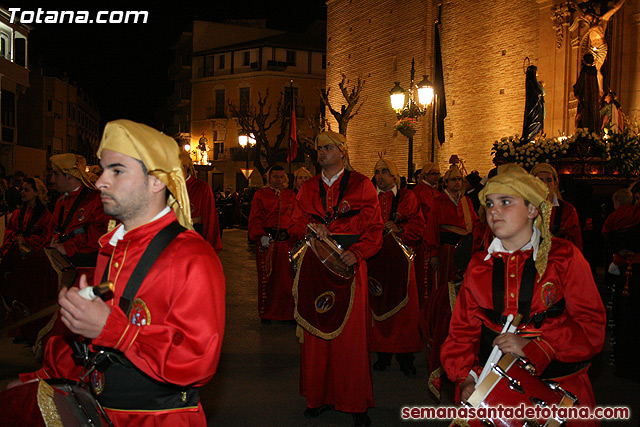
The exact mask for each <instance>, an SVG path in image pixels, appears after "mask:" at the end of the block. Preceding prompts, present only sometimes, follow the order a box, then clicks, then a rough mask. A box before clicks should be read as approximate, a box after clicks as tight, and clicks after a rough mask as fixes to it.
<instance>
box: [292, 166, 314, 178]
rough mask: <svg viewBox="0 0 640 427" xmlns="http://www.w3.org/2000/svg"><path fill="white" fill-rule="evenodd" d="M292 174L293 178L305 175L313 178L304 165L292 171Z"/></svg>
mask: <svg viewBox="0 0 640 427" xmlns="http://www.w3.org/2000/svg"><path fill="white" fill-rule="evenodd" d="M293 176H294V178H295V179H298V177H299V176H306V177H309V178H313V175H311V172H309V169H307V168H305V167H301V168H300V169H298V170H297V171H295V172H294V173H293Z"/></svg>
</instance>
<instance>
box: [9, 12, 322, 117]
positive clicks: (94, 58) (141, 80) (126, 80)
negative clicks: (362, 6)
mask: <svg viewBox="0 0 640 427" xmlns="http://www.w3.org/2000/svg"><path fill="white" fill-rule="evenodd" d="M14 2H15V3H14ZM162 4H163V2H157V1H156V2H140V1H138V2H136V1H127V2H122V1H109V2H106V1H101V2H92V3H91V4H90V5H88V2H86V1H82V2H81V1H64V0H63V1H57V2H50V1H46V2H45V1H44V0H40V1H33V0H20V1H17V0H13V2H12V1H6V0H3V1H2V6H3V7H4V8H5V9H8V8H12V7H19V8H21V9H22V10H33V11H37V9H38V8H42V9H43V10H44V11H47V10H59V11H60V10H71V11H81V10H88V11H89V12H90V13H92V14H95V12H97V11H99V10H108V11H113V10H125V11H126V10H147V11H149V21H148V23H147V24H141V23H139V24H44V23H43V24H31V25H32V26H33V27H34V29H33V31H32V32H31V33H30V42H29V55H30V64H31V67H32V68H36V67H39V66H41V65H44V67H45V70H47V74H59V75H61V74H62V72H66V73H67V74H68V76H69V79H70V80H71V81H75V82H77V83H78V85H79V86H81V87H82V88H83V89H85V90H86V91H88V92H89V93H90V94H91V96H92V98H93V99H95V100H96V101H97V102H98V105H99V108H100V113H101V116H102V124H104V123H105V122H107V121H109V120H113V119H117V118H128V119H132V120H136V121H141V122H144V123H148V124H150V125H154V126H159V123H158V117H159V114H158V113H159V111H160V110H161V109H162V108H163V105H164V103H165V102H166V99H167V97H168V96H169V95H170V94H171V92H172V90H173V89H172V85H171V82H170V81H169V80H168V79H167V77H166V76H167V68H168V67H169V65H170V64H171V62H172V57H171V53H170V51H169V46H170V45H171V44H172V43H173V42H174V41H175V40H177V38H178V36H179V35H180V33H181V32H182V31H184V30H186V29H187V28H188V25H189V23H190V22H191V21H192V20H193V19H201V20H210V21H221V20H223V19H239V18H249V19H257V18H265V19H267V25H268V26H269V27H271V28H278V29H285V30H294V31H303V30H304V28H305V27H306V26H307V25H308V24H309V23H311V22H312V21H313V20H315V19H326V5H325V0H269V1H260V2H258V1H244V0H241V1H233V0H227V1H225V2H222V1H219V0H210V1H194V0H182V1H178V2H176V3H175V4H174V5H173V6H171V7H169V6H166V7H161V6H160V5H162ZM164 4H165V5H166V4H168V3H164ZM92 16H93V15H92ZM34 66H35V67H34Z"/></svg>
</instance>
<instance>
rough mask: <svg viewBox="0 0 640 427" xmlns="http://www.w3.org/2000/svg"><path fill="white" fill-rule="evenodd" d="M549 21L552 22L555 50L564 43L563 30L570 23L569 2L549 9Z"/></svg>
mask: <svg viewBox="0 0 640 427" xmlns="http://www.w3.org/2000/svg"><path fill="white" fill-rule="evenodd" d="M551 20H552V21H553V29H554V30H555V31H556V49H560V48H561V47H562V42H563V41H564V32H565V31H564V29H565V28H566V27H568V26H569V24H570V23H571V11H570V10H569V2H565V3H561V4H558V5H556V6H554V7H553V8H552V9H551Z"/></svg>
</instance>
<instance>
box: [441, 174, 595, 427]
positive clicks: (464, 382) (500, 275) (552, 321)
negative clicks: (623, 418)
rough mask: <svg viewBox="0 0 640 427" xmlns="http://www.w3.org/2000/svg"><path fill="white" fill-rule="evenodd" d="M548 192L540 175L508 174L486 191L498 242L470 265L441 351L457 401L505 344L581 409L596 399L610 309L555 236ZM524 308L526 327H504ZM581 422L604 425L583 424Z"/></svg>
mask: <svg viewBox="0 0 640 427" xmlns="http://www.w3.org/2000/svg"><path fill="white" fill-rule="evenodd" d="M547 192H548V189H547V188H546V186H545V185H544V184H543V183H542V182H541V181H540V180H538V179H537V178H535V177H533V176H532V175H530V174H527V173H521V172H508V173H504V174H502V173H500V174H498V175H497V176H495V177H493V178H492V179H490V180H489V181H488V182H487V185H486V186H485V188H484V189H483V190H482V191H481V193H480V201H481V202H482V204H483V206H484V207H485V209H486V217H487V223H488V225H489V227H490V228H491V230H492V232H493V234H494V235H495V236H496V238H495V239H494V240H493V241H492V242H491V244H490V245H489V248H488V249H487V250H484V251H482V252H478V253H476V254H474V255H473V258H472V259H471V262H470V263H469V267H468V268H467V270H466V273H465V277H464V282H463V284H462V288H461V289H460V293H459V295H458V298H457V301H456V305H455V308H454V310H453V314H452V318H451V324H450V328H449V336H448V337H447V340H446V341H445V343H444V344H443V345H442V349H441V360H442V365H443V367H444V369H445V370H446V372H447V375H448V376H449V378H450V379H451V381H454V382H455V384H456V401H457V402H459V401H460V400H467V399H468V398H469V396H470V395H471V394H472V392H473V391H474V389H475V388H476V386H477V384H476V377H477V375H478V374H479V373H480V366H482V365H483V364H485V362H486V360H487V356H488V355H489V353H490V352H491V351H492V347H493V346H498V348H499V349H500V351H501V352H502V353H504V354H506V353H514V354H515V355H517V356H520V357H526V358H527V359H528V360H529V361H530V362H531V363H532V364H533V366H534V367H535V369H536V372H537V374H538V375H539V376H540V377H542V378H543V379H549V380H553V381H556V382H558V383H559V385H560V386H561V387H562V388H563V389H564V390H567V391H569V392H571V393H573V394H574V395H576V396H577V397H578V400H579V402H580V405H581V406H587V407H592V408H593V407H594V405H595V401H594V397H593V390H592V388H591V383H590V381H589V376H588V369H589V360H590V359H591V358H592V357H594V356H595V355H596V354H597V353H598V352H600V350H601V348H602V345H603V342H604V336H605V321H606V316H605V311H604V307H603V305H602V300H601V298H600V294H599V293H598V289H597V288H596V285H595V283H594V281H593V277H592V275H591V269H590V268H589V264H588V263H587V261H586V260H585V259H584V257H583V256H582V253H581V252H580V251H579V250H578V249H577V248H576V247H575V246H574V245H573V244H571V243H569V242H567V241H566V240H564V239H557V238H552V236H551V234H550V232H549V217H550V211H551V206H550V205H549V202H548V200H547ZM518 313H519V314H522V315H523V320H522V322H521V323H520V325H519V326H518V331H517V332H518V333H517V334H514V333H501V330H502V328H503V325H504V322H505V319H506V316H508V315H509V314H511V315H514V316H515V315H516V314H518ZM558 362H561V363H558ZM583 423H588V425H598V423H597V421H593V422H591V421H586V420H585V421H579V422H577V425H587V424H583ZM572 424H573V423H572V420H569V422H568V425H569V426H571V425H572Z"/></svg>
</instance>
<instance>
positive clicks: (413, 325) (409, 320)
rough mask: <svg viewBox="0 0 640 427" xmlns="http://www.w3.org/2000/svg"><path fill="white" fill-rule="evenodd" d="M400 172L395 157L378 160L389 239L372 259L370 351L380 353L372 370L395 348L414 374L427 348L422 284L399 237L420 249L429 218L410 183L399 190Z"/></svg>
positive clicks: (388, 360)
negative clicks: (422, 331) (417, 359)
mask: <svg viewBox="0 0 640 427" xmlns="http://www.w3.org/2000/svg"><path fill="white" fill-rule="evenodd" d="M399 177H400V173H399V172H398V167H397V166H396V165H395V164H394V163H393V162H392V161H390V160H388V159H385V158H381V159H380V160H379V161H378V163H376V165H375V169H374V180H375V183H376V186H377V191H378V200H379V202H380V211H381V214H382V221H383V222H384V232H385V234H386V235H385V237H384V239H387V240H388V242H385V244H383V247H382V249H381V250H380V252H378V253H377V254H376V255H375V256H373V257H372V258H370V259H369V267H371V270H370V271H369V292H370V295H369V300H370V304H371V305H372V309H371V313H372V316H373V327H372V328H371V329H370V333H369V351H375V352H377V353H378V360H377V361H376V362H375V363H374V364H373V369H375V370H377V371H384V370H385V369H386V368H387V366H389V365H390V364H391V358H392V356H393V353H396V359H397V360H398V363H399V364H400V370H401V371H402V373H404V374H405V375H406V376H408V377H414V376H415V375H416V368H415V367H414V365H413V360H414V359H415V356H414V355H413V353H414V352H420V351H422V348H423V346H422V338H421V337H420V333H419V331H418V314H419V307H418V288H417V286H416V275H415V271H414V266H413V261H412V260H410V259H409V258H408V256H407V255H406V254H405V253H404V251H403V250H401V249H400V247H399V245H398V243H397V242H396V241H395V238H396V237H397V238H399V239H401V240H402V242H403V243H404V244H405V245H407V246H408V247H410V248H412V250H415V248H416V246H417V245H418V242H420V241H421V240H422V233H423V232H424V218H423V217H422V214H421V213H420V203H419V202H418V199H417V198H416V196H415V195H414V193H413V192H412V191H411V190H408V189H406V188H401V189H398V187H397V180H398V179H399ZM396 254H398V255H399V259H398V258H396V257H395V256H396ZM390 260H394V261H396V263H393V261H390ZM380 266H384V269H383V270H382V271H380V273H378V274H379V276H378V277H374V276H373V275H372V273H373V271H374V269H376V270H377V269H378V267H380ZM407 267H408V274H407ZM376 273H377V271H376ZM378 280H380V281H382V282H377V281H378ZM399 290H402V293H399V292H398V291H399ZM374 302H375V303H376V304H375V307H374V306H373V303H374Z"/></svg>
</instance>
